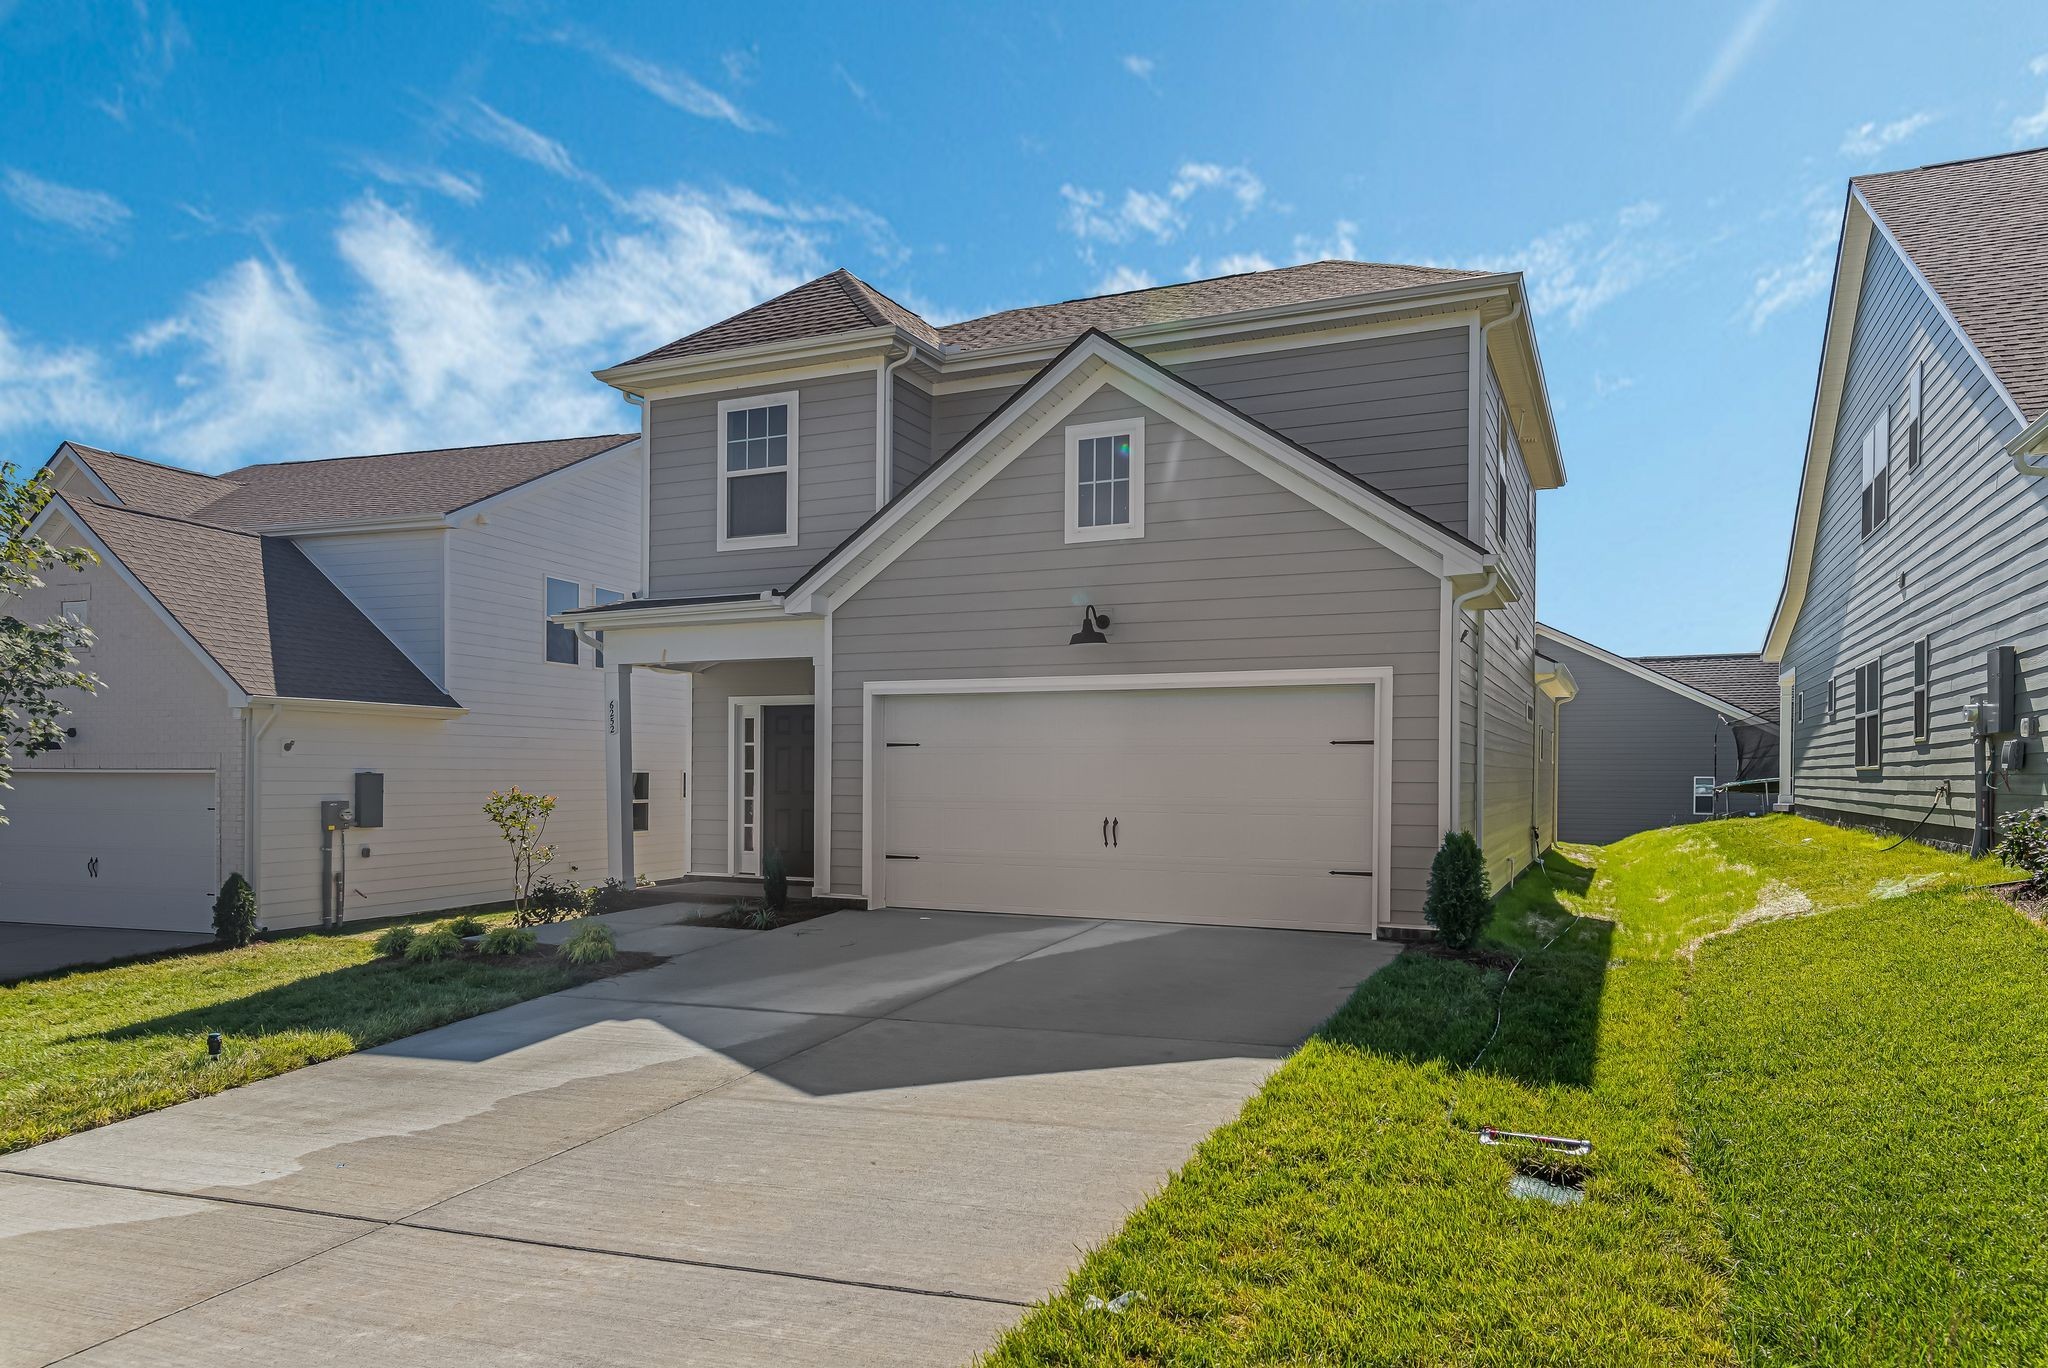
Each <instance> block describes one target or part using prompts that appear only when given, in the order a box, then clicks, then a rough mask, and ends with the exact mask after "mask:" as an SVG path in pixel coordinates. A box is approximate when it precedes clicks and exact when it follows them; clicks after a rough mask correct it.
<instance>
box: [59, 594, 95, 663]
mask: <svg viewBox="0 0 2048 1368" xmlns="http://www.w3.org/2000/svg"><path fill="white" fill-rule="evenodd" d="M57 615H58V616H59V617H63V618H68V619H70V620H71V621H72V622H74V623H76V624H77V625H78V626H80V627H86V628H90V627H91V626H92V600H91V599H82V598H76V599H65V600H63V601H62V602H61V603H59V604H58V605H57ZM74 649H76V650H80V651H89V650H91V649H92V646H91V644H90V643H88V642H79V643H78V644H77V646H76V647H75V648H74Z"/></svg>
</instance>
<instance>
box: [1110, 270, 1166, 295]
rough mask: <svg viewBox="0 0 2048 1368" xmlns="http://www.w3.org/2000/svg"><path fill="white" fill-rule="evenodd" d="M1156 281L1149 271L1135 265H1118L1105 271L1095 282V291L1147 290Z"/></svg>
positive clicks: (1118, 292)
mask: <svg viewBox="0 0 2048 1368" xmlns="http://www.w3.org/2000/svg"><path fill="white" fill-rule="evenodd" d="M1158 283H1159V282H1158V281H1157V280H1155V279H1153V277H1152V273H1151V272H1149V271H1141V270H1139V269H1138V268H1137V267H1135V266H1118V267H1115V268H1113V269H1111V270H1109V271H1107V272H1105V273H1104V274H1103V276H1102V279H1100V280H1098V281H1096V282H1095V293H1096V294H1122V293H1124V292H1125V291H1126V290H1149V289H1151V288H1152V287H1153V286H1154V285H1157V284H1158Z"/></svg>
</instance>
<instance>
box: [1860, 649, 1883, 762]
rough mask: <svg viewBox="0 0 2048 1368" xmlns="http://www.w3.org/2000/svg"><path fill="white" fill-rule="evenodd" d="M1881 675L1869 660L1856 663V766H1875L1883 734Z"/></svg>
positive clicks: (1873, 662)
mask: <svg viewBox="0 0 2048 1368" xmlns="http://www.w3.org/2000/svg"><path fill="white" fill-rule="evenodd" d="M1883 692H1884V677H1883V674H1882V673H1881V672H1880V670H1879V669H1878V663H1877V662H1876V661H1875V660H1873V661H1871V662H1870V663H1869V664H1867V665H1859V666H1857V667H1856V768H1857V769H1876V768H1877V767H1878V759H1879V751H1878V748H1879V746H1880V744H1881V743H1882V739H1883V734H1884V716H1883V709H1884V697H1883Z"/></svg>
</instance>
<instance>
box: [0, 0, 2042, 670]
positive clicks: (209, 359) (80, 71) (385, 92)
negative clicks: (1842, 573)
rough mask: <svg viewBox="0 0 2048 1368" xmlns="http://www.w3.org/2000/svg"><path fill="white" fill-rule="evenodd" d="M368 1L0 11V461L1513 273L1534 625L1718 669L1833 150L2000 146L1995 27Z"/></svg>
mask: <svg viewBox="0 0 2048 1368" xmlns="http://www.w3.org/2000/svg"><path fill="white" fill-rule="evenodd" d="M418 11H419V12H418V13H415V14H411V15H406V14H401V13H400V12H399V11H398V7H395V6H350V7H347V9H346V11H343V10H342V8H341V7H335V12H334V13H333V14H332V15H331V16H329V17H324V18H322V19H321V20H320V21H319V22H318V23H317V24H316V23H313V22H311V21H309V20H308V18H307V17H306V16H307V15H308V14H310V13H312V12H313V8H312V7H305V6H286V5H248V4H239V3H235V4H229V3H222V4H216V5H205V4H198V3H186V4H181V5H178V6H176V7H172V6H170V5H166V4H163V3H161V0H147V3H134V4H122V3H107V4H100V5H86V4H66V3H58V2H55V0H28V2H22V3H15V2H13V0H0V90H5V91H6V100H7V112H6V116H5V118H4V120H0V456H4V458H6V459H11V460H13V461H15V462H17V463H19V464H24V465H30V466H32V465H35V464H37V463H39V462H40V461H41V460H42V459H43V458H44V457H45V456H47V455H48V453H49V451H50V450H51V449H52V448H53V447H54V446H55V445H56V443H57V442H58V441H59V440H62V439H63V438H66V437H74V438H77V439H79V440H82V441H87V442H91V443H95V444H99V445H106V446H111V447H115V448H118V449H121V450H126V451H131V452H134V453H135V454H138V455H145V456H152V457H156V458H158V459H164V460H171V461H176V462H180V463H184V464H190V465H195V466H198V467H200V468H206V469H221V468H224V467H227V466H230V465H236V464H241V463H244V462H247V461H251V460H267V459H284V458H298V457H309V456H323V455H338V454H347V453H353V452H362V451H377V450H397V449H406V448H412V447H421V446H433V445H446V444H454V443H468V442H482V441H491V440H502V439H508V438H519V437H533V436H553V435H563V434H568V433H575V432H589V431H605V430H614V429H629V428H631V427H633V426H635V422H636V415H635V413H634V411H633V410H631V409H628V408H626V407H625V406H624V405H623V404H621V403H620V402H618V401H617V400H616V398H615V396H613V395H612V394H611V392H610V391H609V390H607V389H605V388H604V387H603V386H601V385H599V384H597V382H595V381H594V380H592V379H590V378H589V374H588V372H589V371H590V370H591V369H592V368H594V367H597V366H601V365H605V364H608V363H611V362H614V361H617V360H620V359H622V358H624V357H626V356H628V355H631V354H633V353H634V352H636V351H638V350H641V349H644V348H646V347H648V346H652V345H655V344H658V343H660V342H663V341H666V340H668V339H669V338H671V337H675V336H678V335H680V334H682V333H685V332H688V331H690V330H692V329H694V328H696V327H699V326H701V325H702V324H704V323H707V322H710V321H712V320H714V319H716V318H719V317H722V316H724V315H726V314H729V313H731V312H734V311H736V310H737V309H739V308H741V307H744V306H745V305H747V304H749V303H751V302H753V301H754V300H756V299H758V298H761V297H765V296H766V295H768V294H771V293H774V292H775V291H777V290H780V289H783V288H786V287H788V286H789V285H791V284H794V283H796V282H797V281H799V280H802V279H804V278H807V277H809V276H811V275H815V274H818V273H820V272H821V271H824V270H827V269H830V268H831V267H833V266H836V265H845V266H848V267H850V268H851V269H853V270H854V271H855V272H857V273H858V274H860V275H862V276H863V277H865V278H867V279H869V280H871V281H873V282H874V283H876V284H877V285H879V286H881V287H882V288H884V289H886V290H888V291H889V292H890V293H892V294H894V295H895V296H896V297H897V298H899V299H902V300H904V301H905V302H906V303H909V304H911V305H913V306H914V307H916V308H918V309H920V310H921V311H923V312H925V313H926V314H927V315H928V316H930V317H933V318H934V319H937V320H946V319H951V318H958V317H965V316H968V315H972V314H977V313H983V312H987V311H989V310H992V309H997V308H1003V307H1008V306H1011V305H1017V304H1026V303H1034V302H1042V301H1046V300H1052V299H1060V298H1067V297H1071V296H1074V295H1080V294H1090V293H1095V292H1097V291H1099V290H1105V289H1118V288H1128V287H1130V286H1133V285H1141V284H1145V283H1148V282H1166V281H1172V280H1180V279H1187V278H1190V277H1194V276H1199V275H1212V274H1218V273H1222V272H1227V271H1232V270H1243V269H1254V268H1257V267H1260V266H1263V265H1267V264H1273V265H1284V264H1287V263H1290V262H1293V261H1297V260H1304V259H1309V258H1313V257H1318V256H1326V255H1335V256H1356V257H1361V258H1365V259H1372V260H1384V261H1415V262H1428V263H1436V264H1445V265H1478V266H1487V267H1495V268H1503V269H1521V270H1525V271H1527V272H1528V274H1529V279H1530V287H1531V291H1532V297H1533V299H1534V300H1535V302H1536V305H1537V308H1538V318H1537V327H1538V337H1539V340H1540V343H1541V345H1542V348H1543V352H1544V361H1545V365H1546V368H1547V371H1548V375H1549V380H1550V386H1551V394H1552V400H1553V403H1554V405H1555V407H1556V410H1557V418H1558V425H1559V429H1560V432H1561V435H1562V439H1563V443H1564V455H1565V460H1566V463H1567V466H1568V469H1569V472H1570V477H1571V479H1570V483H1569V484H1568V485H1567V486H1566V488H1565V489H1563V490H1561V491H1558V492H1557V493H1554V494H1547V495H1545V496H1544V502H1543V512H1542V517H1543V568H1542V581H1541V584H1540V586H1539V596H1540V597H1539V606H1540V609H1541V612H1542V615H1543V617H1544V618H1545V619H1546V620H1548V621H1550V622H1553V623H1556V624H1557V625H1558V626H1560V627H1563V628H1565V629H1567V630H1569V631H1572V632H1575V633H1578V634H1580V635H1583V636H1585V637H1588V638H1590V639H1592V640H1594V641H1597V642H1600V643H1601V644H1603V645H1606V646H1608V647H1610V648H1612V649H1616V650H1620V651H1624V652H1629V653H1651V652H1660V651H1705V650H1749V649H1754V648H1755V646H1756V645H1757V644H1758V642H1759V641H1760V640H1761V639H1762V636H1763V632H1764V629H1765V626H1766V623H1767V619H1768V617H1769V614H1770V610H1771V607H1772V605H1773V603H1774V602H1775V600H1776V596H1777V591H1778V585H1779V582H1780V578H1781V576H1782V572H1783V562H1784V550H1785V544H1786V535H1787V530H1788V528H1789V526H1790V521H1791V516H1792V504H1793V492H1794V485H1795V482H1796V480H1797V472H1798V467H1799V461H1800V456H1801V452H1802V444H1803V442H1804V440H1805V433H1806V426H1807V418H1808V413H1809V408H1810V405H1811V398H1812V384H1813V376H1814V368H1815V365H1816V360H1817V353H1818V349H1819V344H1820V333H1821V315H1822V311H1823V308H1824V306H1825V297H1826V291H1827V277H1828V271H1829V268H1830V266H1831V263H1832V255H1833V247H1834V236H1835V231H1836V226H1837V223H1838V219H1839V215H1840V210H1841V203H1842V197H1843V194H1844V188H1845V181H1846V179H1847V178H1848V177H1849V176H1850V175H1853V174H1857V173H1860V172H1865V171H1873V170H1881V169H1889V168H1895V167H1900V166H1909V165H1917V164H1920V163H1924V162H1928V161H1939V160H1945V159H1949V158H1955V157H1964V156H1978V155H1983V154H1987V153H1993V152H2000V151H2005V150H2008V149H2010V148H2013V147H2016V146H2023V145H2038V144H2042V143H2048V13H2043V12H2042V11H2039V10H2038V9H2036V10H2033V11H2031V12H2030V11H2029V10H2028V9H2027V8H2026V7H2021V6H1995V5H1979V4H1967V3H1966V4H1961V5H1955V6H1951V7H1949V8H1948V10H1946V11H1945V12H1944V13H1943V15H1942V17H1941V19H1940V21H1939V22H1935V21H1933V20H1932V19H1931V18H1930V12H1929V11H1928V10H1927V9H1926V8H1925V7H1924V6H1913V7H1911V8H1907V7H1905V6H1892V5H1887V4H1882V3H1879V4H1858V5H1853V6H1851V5H1838V6H1827V7H1823V6H1819V5H1802V4H1798V3H1794V0H1749V3H1746V4H1734V5H1697V6H1675V5H1640V4H1631V5H1614V6H1595V5H1574V6H1523V5H1509V4H1499V5H1449V4H1438V5H1420V4H1417V5H1269V4H1260V5H1256V6H1245V7H1227V8H1226V7H1211V6H1203V5H1190V4H1174V5H1159V6H1153V5H1137V4H1117V5H1103V4H1100V3H1095V4H1085V5H1075V6H1071V7H1068V6H1052V7H1038V6H1026V5H1021V4H1017V5H958V6H915V7H912V6H907V5H903V6H899V5H890V4H879V5H869V6H845V5H817V6H810V7H801V6H786V5H775V6H761V5H730V6H717V7H714V6H709V5H692V6H688V7H682V6H676V5H657V4H649V5H642V6H635V5H615V6H598V5H592V4H582V5H577V6H573V7H572V6H568V5H566V4H564V5H553V4H543V3H532V4H525V3H507V4H496V5H490V4H464V3H457V2H456V0H439V2H438V3H436V4H433V5H431V6H419V7H418Z"/></svg>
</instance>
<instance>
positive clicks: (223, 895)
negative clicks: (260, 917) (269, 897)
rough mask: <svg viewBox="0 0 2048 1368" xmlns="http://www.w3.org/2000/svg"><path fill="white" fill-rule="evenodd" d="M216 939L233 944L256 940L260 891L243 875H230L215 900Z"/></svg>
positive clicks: (214, 936)
mask: <svg viewBox="0 0 2048 1368" xmlns="http://www.w3.org/2000/svg"><path fill="white" fill-rule="evenodd" d="M213 938H214V939H215V940H217V941H219V942H220V943H221V944H222V945H233V946H243V945H247V944H248V943H249V942H250V941H252V940H255V939H256V890H255V889H253V888H251V887H249V881H248V880H247V879H245V878H243V877H242V876H241V875H239V874H230V875H228V878H227V882H226V883H224V884H222V885H221V886H220V896H219V897H218V898H215V899H214V900H213Z"/></svg>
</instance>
